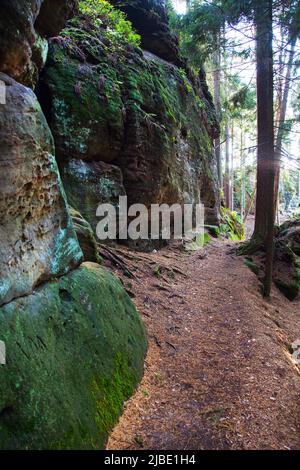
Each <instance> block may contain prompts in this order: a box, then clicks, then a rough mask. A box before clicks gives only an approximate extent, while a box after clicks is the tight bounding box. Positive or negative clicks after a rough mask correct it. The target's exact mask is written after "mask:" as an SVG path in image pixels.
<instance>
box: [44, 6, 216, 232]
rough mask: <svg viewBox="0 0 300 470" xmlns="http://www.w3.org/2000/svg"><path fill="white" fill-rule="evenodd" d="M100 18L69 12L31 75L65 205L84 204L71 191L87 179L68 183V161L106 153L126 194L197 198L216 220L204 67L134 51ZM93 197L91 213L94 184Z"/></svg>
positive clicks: (145, 198) (157, 199) (148, 199)
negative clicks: (194, 71) (197, 71)
mask: <svg viewBox="0 0 300 470" xmlns="http://www.w3.org/2000/svg"><path fill="white" fill-rule="evenodd" d="M101 22H102V27H100V28H99V24H98V25H97V26H95V24H94V23H93V22H92V21H91V19H90V18H88V17H86V16H83V15H81V16H80V17H77V18H73V19H72V20H71V21H70V22H69V23H68V25H67V27H66V28H65V29H64V30H63V31H62V33H61V35H60V36H59V37H58V38H54V39H52V40H51V41H50V48H49V54H48V60H47V64H46V67H45V69H44V72H43V75H42V77H41V80H40V83H39V93H38V94H39V98H40V101H41V103H42V106H43V109H44V111H45V113H46V116H47V119H48V122H49V125H50V127H51V130H52V133H53V136H54V140H55V144H56V153H57V160H58V164H59V167H60V169H61V173H62V179H63V181H64V183H65V187H66V192H67V196H68V199H69V200H70V202H71V204H72V206H74V208H75V209H78V210H80V212H81V213H83V211H82V207H80V208H79V207H78V206H77V205H76V204H75V203H74V199H75V198H76V193H78V194H84V193H85V192H86V190H85V189H84V186H83V184H84V185H86V183H82V184H80V182H79V184H78V185H77V186H75V185H74V186H73V187H72V184H70V180H69V179H68V174H70V171H69V168H70V167H73V166H74V165H76V164H74V161H81V162H86V165H91V164H92V163H95V162H104V163H106V164H112V165H114V166H117V167H118V168H119V169H120V170H121V172H122V175H123V181H124V187H125V190H126V193H127V196H128V203H129V204H133V203H143V204H145V205H147V206H149V205H150V204H153V203H168V204H172V203H174V202H176V203H192V202H198V201H199V199H201V200H202V202H203V203H204V204H205V206H206V216H207V220H206V221H207V223H210V224H218V211H219V197H218V182H217V173H216V165H215V159H214V153H213V146H212V139H213V136H212V129H215V126H216V117H215V112H214V108H213V105H212V103H211V101H210V99H208V94H207V90H206V89H205V87H203V77H202V79H201V78H200V77H198V78H197V77H194V76H193V77H192V76H190V74H189V73H187V72H186V71H185V70H184V69H181V68H178V67H176V66H174V65H173V64H171V63H168V62H166V61H165V60H163V59H161V58H159V57H157V56H156V55H154V54H151V53H149V52H143V51H141V50H140V49H139V48H138V47H136V45H134V44H132V43H130V42H128V41H127V42H126V40H124V38H122V37H120V34H119V33H118V32H117V31H114V34H112V33H111V28H106V27H105V18H103V17H101ZM66 168H67V170H66ZM65 175H66V176H65ZM95 176H96V173H95ZM99 177H100V178H101V174H100V172H99ZM97 198H98V201H97V202H96V201H95V200H94V199H91V204H89V207H88V209H86V210H88V212H89V214H95V212H96V207H97V205H98V204H99V203H100V202H101V201H102V198H101V194H99V192H98V193H97ZM78 199H79V198H78ZM86 207H87V206H86ZM89 214H87V213H83V215H84V217H85V218H86V219H87V220H88V221H89V222H90V223H91V225H92V226H93V225H94V220H92V218H91V217H90V215H89ZM93 217H94V216H93Z"/></svg>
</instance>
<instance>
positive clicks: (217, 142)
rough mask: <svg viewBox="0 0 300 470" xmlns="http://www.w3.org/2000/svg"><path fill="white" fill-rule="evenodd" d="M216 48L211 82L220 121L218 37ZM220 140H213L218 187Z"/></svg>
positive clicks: (220, 179)
mask: <svg viewBox="0 0 300 470" xmlns="http://www.w3.org/2000/svg"><path fill="white" fill-rule="evenodd" d="M216 41H217V48H216V51H215V52H214V53H213V57H212V59H213V66H214V71H213V81H214V104H215V108H216V113H217V118H218V120H219V121H220V120H221V93H220V87H221V50H220V36H218V37H217V38H216ZM220 144H221V140H220V137H218V138H217V139H215V157H216V162H217V169H218V177H219V184H220V187H221V186H222V164H221V145H220Z"/></svg>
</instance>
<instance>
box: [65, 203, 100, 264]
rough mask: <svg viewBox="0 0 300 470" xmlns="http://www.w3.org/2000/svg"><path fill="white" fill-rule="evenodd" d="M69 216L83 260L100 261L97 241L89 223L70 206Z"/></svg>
mask: <svg viewBox="0 0 300 470" xmlns="http://www.w3.org/2000/svg"><path fill="white" fill-rule="evenodd" d="M70 216H71V219H72V223H73V227H74V230H75V232H76V235H77V238H78V243H79V245H80V248H81V249H82V252H83V259H84V261H92V262H95V263H101V257H100V255H99V254H98V248H97V242H96V238H95V235H94V231H93V229H92V227H91V225H90V224H89V223H88V222H87V221H86V220H85V219H84V218H83V217H82V215H81V214H80V213H79V212H78V211H76V210H75V209H73V208H72V207H70Z"/></svg>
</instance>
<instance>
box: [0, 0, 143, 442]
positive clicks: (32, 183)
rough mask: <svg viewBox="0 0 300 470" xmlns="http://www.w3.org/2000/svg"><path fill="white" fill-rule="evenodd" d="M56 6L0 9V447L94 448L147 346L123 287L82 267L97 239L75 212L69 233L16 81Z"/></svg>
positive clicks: (16, 4)
mask: <svg viewBox="0 0 300 470" xmlns="http://www.w3.org/2000/svg"><path fill="white" fill-rule="evenodd" d="M53 3H55V5H56V8H57V10H56V13H57V14H58V15H59V16H58V17H56V15H54V16H53V17H51V15H52V14H53V11H52V12H51V11H50V10H49V6H50V2H48V1H47V0H45V1H44V2H42V1H27V0H24V1H22V0H18V1H11V2H6V1H3V2H1V3H0V35H1V45H0V58H1V59H0V85H1V98H2V97H4V98H5V100H4V101H5V102H4V103H2V101H3V100H2V99H1V104H0V170H1V171H0V235H1V244H0V340H1V341H3V342H4V343H5V346H6V364H5V365H1V366H0V367H1V369H0V449H99V448H103V446H104V445H105V441H106V438H107V434H108V432H109V431H110V429H111V428H112V426H113V425H114V423H115V422H116V420H117V418H118V416H119V414H120V413H121V410H122V406H123V402H124V401H125V400H126V399H127V398H128V397H129V396H130V394H131V393H132V392H133V390H134V388H135V387H136V385H137V383H138V381H139V380H140V378H141V376H142V372H143V361H144V356H145V352H146V346H147V340H146V334H145V330H144V327H143V325H142V322H141V320H140V317H139V315H138V312H137V311H136V309H135V307H134V305H133V303H132V301H131V300H130V298H129V296H128V295H127V293H126V292H125V290H124V289H123V287H122V285H121V284H120V282H119V281H118V280H116V278H114V276H112V275H111V274H109V273H108V272H107V271H105V270H104V269H102V268H101V267H100V266H99V264H95V263H84V264H83V265H80V262H81V260H82V258H83V254H84V259H85V260H88V261H91V260H94V261H101V260H100V259H99V257H98V254H97V246H96V242H95V239H94V237H93V234H92V233H91V229H90V226H89V224H88V223H87V222H86V221H85V220H84V219H83V218H82V217H81V215H80V214H78V213H77V212H74V211H73V212H72V217H73V222H74V226H75V230H76V231H75V230H74V226H73V222H72V219H71V217H70V215H69V210H68V205H67V201H66V196H65V192H64V188H63V186H62V182H61V179H60V175H59V171H58V167H57V163H56V160H55V148H54V142H53V137H52V135H51V132H50V130H49V127H48V124H47V121H46V119H45V117H44V115H43V112H42V110H41V107H40V104H39V102H38V100H37V98H36V96H35V94H34V92H33V91H32V90H31V89H29V88H27V87H26V86H24V85H23V84H21V83H18V82H16V81H15V80H14V78H16V79H18V80H19V81H21V82H22V83H28V84H29V85H30V86H33V85H34V83H35V81H36V79H37V74H38V70H39V68H40V67H42V65H43V62H44V60H39V61H36V57H37V56H36V55H35V53H34V51H35V49H36V48H37V46H38V44H42V46H44V45H45V44H46V46H47V47H45V48H44V47H43V48H42V49H43V51H44V52H45V55H43V59H45V58H46V53H47V49H48V43H47V42H46V40H45V37H46V36H48V35H52V34H56V33H57V32H58V31H59V29H60V28H61V26H62V25H63V24H64V21H65V18H66V16H67V15H68V14H69V12H70V8H71V7H72V6H73V4H74V2H68V1H59V0H57V1H55V2H53V1H52V3H51V4H52V6H53ZM37 31H39V32H41V34H43V35H44V37H43V38H41V37H39V36H38V35H37V33H36V32H37ZM2 39H3V41H2ZM39 59H41V56H39ZM4 71H5V72H7V73H9V74H10V76H8V75H6V74H4V73H2V72H4ZM3 87H4V90H3ZM3 91H4V92H3ZM2 92H3V93H2ZM118 171H119V170H118ZM76 233H77V234H78V238H77V235H76ZM78 239H79V240H78ZM79 243H80V245H81V246H82V250H81V248H80V245H79ZM82 251H83V253H82Z"/></svg>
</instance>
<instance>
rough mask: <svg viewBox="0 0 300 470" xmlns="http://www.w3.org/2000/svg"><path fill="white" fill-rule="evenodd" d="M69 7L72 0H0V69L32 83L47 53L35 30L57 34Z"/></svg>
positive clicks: (29, 83)
mask: <svg viewBox="0 0 300 470" xmlns="http://www.w3.org/2000/svg"><path fill="white" fill-rule="evenodd" d="M53 7H54V8H53ZM73 8H74V1H72V0H55V1H53V0H1V2H0V35H1V42H0V72H3V73H6V74H8V75H10V76H11V77H12V78H14V79H16V80H17V81H19V82H21V83H23V84H25V85H28V86H31V87H32V86H34V84H35V82H36V80H37V77H38V71H39V70H40V69H41V67H42V66H43V65H44V61H45V59H46V52H47V42H46V41H45V40H44V39H42V38H41V37H40V36H39V34H38V33H39V32H40V33H41V34H42V35H46V36H47V35H51V36H52V35H55V34H58V32H59V31H60V30H61V29H62V28H63V27H64V25H65V20H66V19H67V17H68V16H69V15H70V13H71V11H73ZM40 13H41V18H38V16H39V14H40ZM36 22H37V30H36V28H35V25H36Z"/></svg>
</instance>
